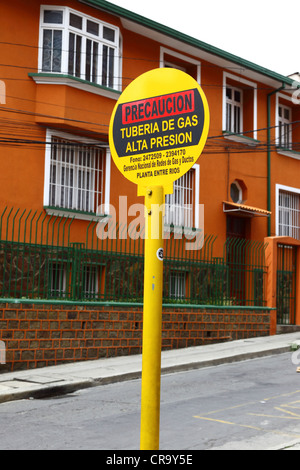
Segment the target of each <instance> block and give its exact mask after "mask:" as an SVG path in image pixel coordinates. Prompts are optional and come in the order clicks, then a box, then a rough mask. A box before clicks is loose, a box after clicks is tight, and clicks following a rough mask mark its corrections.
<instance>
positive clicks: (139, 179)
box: [109, 68, 209, 195]
mask: <svg viewBox="0 0 300 470" xmlns="http://www.w3.org/2000/svg"><path fill="white" fill-rule="evenodd" d="M208 129H209V108H208V103H207V100H206V97H205V95H204V93H203V90H202V89H201V87H200V86H199V84H198V83H197V82H196V81H195V80H194V79H193V78H192V77H191V76H190V75H188V74H186V73H185V72H182V71H181V70H177V69H172V68H160V69H154V70H151V71H150V72H146V73H145V74H143V75H141V76H139V77H138V78H137V79H136V80H134V81H133V82H132V83H131V84H130V85H129V86H128V87H127V88H126V89H125V91H124V92H123V93H122V95H121V97H120V99H119V100H118V102H117V104H116V106H115V108H114V111H113V114H112V117H111V121H110V128H109V144H110V149H111V154H112V157H113V159H114V162H115V164H116V166H117V167H118V169H119V170H120V171H121V173H122V174H123V175H124V176H125V177H126V178H127V179H128V180H130V181H132V182H133V183H135V184H137V185H138V189H139V194H140V195H142V194H144V191H145V189H146V187H147V186H150V185H157V186H163V187H164V189H165V193H166V194H168V193H172V192H173V189H172V187H173V182H174V181H175V180H177V179H178V178H180V177H181V176H182V175H184V174H185V173H186V172H187V171H188V170H189V169H190V168H191V167H192V166H193V165H194V163H196V161H197V159H198V157H199V156H200V154H201V152H202V150H203V147H204V145H205V143H206V139H207V135H208Z"/></svg>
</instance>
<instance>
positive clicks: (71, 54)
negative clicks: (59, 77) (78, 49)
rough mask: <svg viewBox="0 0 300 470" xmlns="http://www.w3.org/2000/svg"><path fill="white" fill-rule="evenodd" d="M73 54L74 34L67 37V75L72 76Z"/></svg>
mask: <svg viewBox="0 0 300 470" xmlns="http://www.w3.org/2000/svg"><path fill="white" fill-rule="evenodd" d="M74 54H75V34H73V33H70V35H69V66H68V73H69V75H73V74H74V63H75V62H74Z"/></svg>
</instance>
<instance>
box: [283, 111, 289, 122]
mask: <svg viewBox="0 0 300 470" xmlns="http://www.w3.org/2000/svg"><path fill="white" fill-rule="evenodd" d="M284 118H285V119H287V120H288V121H289V120H290V110H289V109H285V110H284Z"/></svg>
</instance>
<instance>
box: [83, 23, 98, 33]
mask: <svg viewBox="0 0 300 470" xmlns="http://www.w3.org/2000/svg"><path fill="white" fill-rule="evenodd" d="M86 30H87V32H88V33H91V34H94V35H95V36H99V25H98V24H97V23H94V22H93V21H90V20H87V26H86Z"/></svg>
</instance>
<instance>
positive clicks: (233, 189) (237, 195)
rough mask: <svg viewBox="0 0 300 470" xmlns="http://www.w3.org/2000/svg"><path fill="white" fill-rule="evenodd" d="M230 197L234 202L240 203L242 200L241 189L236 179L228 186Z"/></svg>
mask: <svg viewBox="0 0 300 470" xmlns="http://www.w3.org/2000/svg"><path fill="white" fill-rule="evenodd" d="M230 197H231V199H232V201H233V202H235V203H236V204H241V203H242V202H243V191H242V188H241V187H240V185H239V184H238V183H237V182H236V181H234V182H233V183H232V184H231V186H230Z"/></svg>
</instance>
